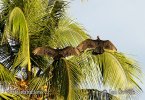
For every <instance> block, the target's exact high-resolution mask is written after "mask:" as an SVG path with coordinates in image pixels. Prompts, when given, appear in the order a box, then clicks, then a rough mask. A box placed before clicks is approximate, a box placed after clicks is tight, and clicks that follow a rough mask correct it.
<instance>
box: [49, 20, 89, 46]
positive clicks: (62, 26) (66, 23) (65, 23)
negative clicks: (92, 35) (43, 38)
mask: <svg viewBox="0 0 145 100" xmlns="http://www.w3.org/2000/svg"><path fill="white" fill-rule="evenodd" d="M86 38H89V36H88V35H87V34H86V32H85V31H84V29H83V28H82V27H81V26H79V25H78V24H77V23H75V22H74V21H72V20H70V19H68V18H64V19H60V21H59V25H58V28H56V29H55V31H54V33H52V35H51V36H50V39H49V42H48V44H49V45H50V46H52V47H59V48H62V47H66V46H69V45H71V46H74V47H75V46H77V45H78V44H79V43H80V42H81V41H83V40H85V39H86Z"/></svg>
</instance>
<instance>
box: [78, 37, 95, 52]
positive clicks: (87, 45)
mask: <svg viewBox="0 0 145 100" xmlns="http://www.w3.org/2000/svg"><path fill="white" fill-rule="evenodd" d="M96 47H98V43H97V42H96V41H95V40H92V39H86V40H84V41H83V42H82V43H80V44H79V45H78V46H77V49H78V50H79V51H80V52H83V51H85V50H86V49H88V48H92V49H95V48H96Z"/></svg>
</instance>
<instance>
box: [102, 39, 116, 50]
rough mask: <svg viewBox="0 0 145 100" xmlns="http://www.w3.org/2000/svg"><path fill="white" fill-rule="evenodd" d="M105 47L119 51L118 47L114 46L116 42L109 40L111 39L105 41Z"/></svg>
mask: <svg viewBox="0 0 145 100" xmlns="http://www.w3.org/2000/svg"><path fill="white" fill-rule="evenodd" d="M103 48H104V49H108V50H113V51H117V48H116V47H115V46H114V44H113V43H112V42H111V41H109V40H106V41H103Z"/></svg>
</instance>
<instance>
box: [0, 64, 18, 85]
mask: <svg viewBox="0 0 145 100" xmlns="http://www.w3.org/2000/svg"><path fill="white" fill-rule="evenodd" d="M0 81H1V83H2V84H3V83H4V85H6V84H7V85H8V84H10V83H13V84H14V82H15V81H16V79H15V76H14V74H13V73H11V72H10V71H9V70H8V69H6V68H5V66H3V65H2V64H0Z"/></svg>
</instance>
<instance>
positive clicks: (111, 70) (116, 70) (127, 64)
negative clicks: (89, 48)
mask: <svg viewBox="0 0 145 100" xmlns="http://www.w3.org/2000/svg"><path fill="white" fill-rule="evenodd" d="M94 59H95V61H96V63H97V64H98V66H99V68H100V70H101V73H102V77H103V83H104V84H105V85H109V86H111V87H113V88H114V89H119V88H120V89H134V88H136V89H137V90H140V89H141V88H140V87H139V86H138V85H137V83H136V82H137V81H138V82H139V81H140V76H141V75H142V74H141V73H142V72H141V69H140V68H139V66H138V65H137V63H136V62H135V61H134V60H132V59H131V58H128V57H126V56H125V55H124V54H122V53H118V52H110V51H106V52H105V53H104V54H101V55H97V56H94Z"/></svg>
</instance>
